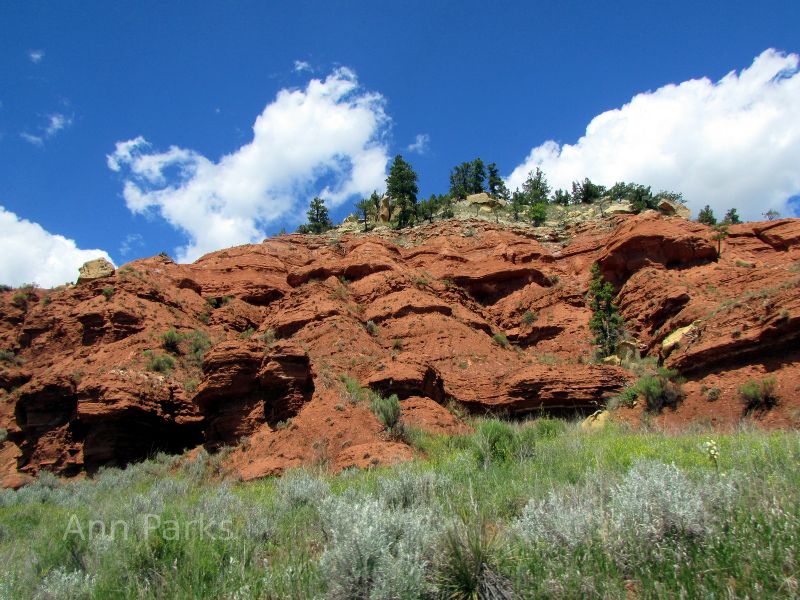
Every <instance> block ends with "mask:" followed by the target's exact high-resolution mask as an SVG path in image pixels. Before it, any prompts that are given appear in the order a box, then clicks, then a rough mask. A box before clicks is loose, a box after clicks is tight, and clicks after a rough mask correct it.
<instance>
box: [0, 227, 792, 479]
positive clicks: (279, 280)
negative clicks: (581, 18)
mask: <svg viewBox="0 0 800 600" xmlns="http://www.w3.org/2000/svg"><path fill="white" fill-rule="evenodd" d="M798 223H799V222H798V221H797V220H791V219H785V220H782V221H773V222H765V223H746V224H743V225H736V226H731V227H730V228H729V237H728V238H727V239H725V240H723V241H722V243H721V254H720V255H719V256H718V248H717V245H718V243H717V241H715V240H714V239H713V233H714V232H713V231H712V230H710V229H709V228H707V227H705V226H703V225H699V224H696V223H691V222H687V221H685V220H683V219H680V218H677V217H672V218H670V217H663V216H660V215H658V214H656V213H652V212H650V213H645V214H642V215H627V214H615V215H612V216H609V217H608V218H606V219H604V220H601V221H596V222H585V223H579V224H577V225H575V226H572V227H568V228H567V229H565V230H550V229H547V228H540V229H531V228H528V227H518V228H513V227H502V226H497V225H492V224H489V223H486V222H478V221H458V220H452V221H445V222H437V223H434V224H432V225H426V226H420V227H417V228H414V229H409V230H404V231H400V232H392V231H388V230H383V231H382V232H381V233H380V234H341V233H339V232H336V231H334V232H331V233H329V234H326V235H322V236H302V235H285V236H279V237H276V238H272V239H268V240H265V241H264V242H263V243H261V244H254V245H246V246H239V247H236V248H230V249H227V250H222V251H220V252H215V253H212V254H209V255H207V256H204V257H202V258H201V259H199V260H198V261H197V262H195V263H193V264H190V265H179V264H175V263H174V262H172V261H171V260H170V259H169V258H168V257H166V256H158V257H153V258H149V259H144V260H137V261H134V262H132V263H129V264H128V265H123V266H122V267H120V268H119V269H117V270H116V271H111V272H107V273H105V274H102V275H100V276H98V277H97V278H91V279H85V280H84V281H82V283H81V284H80V285H77V286H66V287H63V288H57V289H53V290H37V289H26V290H11V291H6V292H0V350H2V351H3V353H2V354H1V355H0V357H1V358H0V428H2V429H5V430H6V436H5V441H3V442H1V443H0V459H1V460H0V468H2V469H3V473H2V477H3V479H2V481H3V484H4V485H13V486H16V485H19V484H20V483H21V482H24V480H25V477H27V476H29V475H34V474H36V473H37V472H38V471H39V470H41V469H48V470H51V471H54V472H56V473H59V474H63V475H73V474H77V473H80V472H82V471H89V472H92V471H94V470H96V469H98V468H100V467H101V466H103V465H119V464H125V463H126V462H129V461H135V460H140V459H142V458H144V457H146V456H148V455H151V454H153V453H155V452H159V451H166V452H179V451H182V450H185V449H189V448H193V447H197V446H200V445H204V446H205V447H207V448H208V449H209V450H211V451H214V450H216V449H218V448H220V447H222V446H231V447H233V450H232V452H230V453H229V454H228V455H227V456H228V458H227V459H226V460H227V461H228V462H227V464H228V466H229V467H230V468H231V469H234V470H236V471H237V472H238V473H239V474H240V475H241V477H243V478H245V479H249V478H255V477H261V476H265V475H269V474H274V473H280V472H281V471H282V470H284V469H286V468H288V467H292V466H297V465H301V464H310V463H319V464H325V465H328V466H330V467H331V468H345V467H348V466H362V467H363V466H370V465H375V464H386V463H390V462H394V461H398V460H407V459H408V458H410V456H411V455H412V451H411V449H410V448H408V447H407V446H406V445H405V444H404V443H403V442H402V440H400V439H397V438H396V437H395V436H393V435H392V434H391V432H388V431H386V429H385V427H384V426H383V425H382V424H381V423H380V422H379V421H378V420H377V419H376V417H375V416H374V415H373V414H372V412H371V411H370V408H369V403H368V402H367V401H365V400H364V398H363V397H360V396H361V395H359V394H355V395H354V394H353V393H351V392H352V388H353V386H354V385H360V386H363V387H364V388H369V389H371V390H373V392H375V393H380V394H383V395H389V394H397V395H398V397H399V398H400V402H401V406H402V415H403V419H404V420H406V421H407V422H408V423H409V424H413V425H414V426H416V427H421V428H423V429H428V430H430V431H433V432H437V433H458V432H463V431H466V430H467V429H468V427H467V426H466V425H465V424H464V423H463V422H462V421H461V420H460V419H459V417H458V416H457V415H459V414H464V413H472V414H484V413H494V414H503V415H508V416H510V417H520V418H522V417H525V416H526V415H528V414H538V413H540V412H542V411H544V412H550V413H558V414H564V413H567V414H570V413H574V412H581V411H584V412H592V411H594V410H596V409H597V408H600V407H602V406H603V405H604V404H605V402H606V401H607V399H608V398H610V397H612V396H614V395H616V394H618V393H619V392H620V390H621V389H623V388H624V387H625V386H626V385H629V384H630V383H631V382H632V381H634V380H635V377H636V375H635V374H634V373H632V372H631V371H628V370H626V369H624V368H622V367H620V366H615V365H613V364H604V363H601V362H598V361H596V360H595V359H594V346H593V341H592V338H593V336H592V334H591V332H590V331H589V326H588V324H589V319H590V317H591V310H590V309H589V306H588V302H587V298H586V294H587V290H588V283H589V277H590V276H589V271H590V267H591V265H592V263H594V262H597V263H599V265H600V268H601V271H602V273H603V274H604V275H605V276H606V278H607V279H608V280H609V281H611V282H612V283H613V284H614V285H615V287H616V290H617V292H618V296H617V302H618V305H619V307H620V310H621V312H622V315H623V317H624V318H625V322H626V328H627V331H628V335H629V337H630V339H631V344H630V347H631V348H632V349H633V350H634V352H633V353H634V354H635V353H636V352H637V351H638V352H639V353H641V354H642V355H643V356H646V357H647V356H650V357H652V359H653V360H657V361H660V362H661V364H663V365H664V366H668V367H670V368H675V369H678V370H679V371H681V372H682V374H684V375H685V376H686V377H687V378H688V381H687V383H686V384H685V386H684V388H685V391H686V397H685V400H684V402H683V404H681V405H680V406H679V407H678V408H677V409H676V410H675V411H667V412H666V413H665V414H664V415H662V416H660V417H657V418H658V419H660V420H661V421H663V422H664V423H667V424H674V425H678V424H680V423H684V422H687V421H689V420H692V419H705V420H714V421H715V422H716V423H717V424H719V425H720V426H729V425H733V424H735V423H737V422H738V420H739V419H740V418H741V417H742V409H741V404H740V403H739V401H738V397H737V389H738V386H739V385H741V384H742V383H743V382H744V381H747V380H748V379H752V378H756V379H758V378H764V377H774V378H775V380H776V389H777V393H778V395H779V400H780V401H779V403H778V406H777V407H776V408H775V409H773V410H772V411H770V413H769V414H765V415H763V416H761V417H760V418H761V422H763V423H764V424H765V425H774V426H784V425H787V424H791V422H792V419H793V418H794V417H793V416H792V415H795V414H798V411H797V408H798V407H800V402H799V401H798V400H797V397H798V396H797V394H796V391H797V390H796V387H797V385H798V384H799V383H800V368H798V365H800V361H798V358H800V357H799V356H798V351H797V348H798V337H800V287H799V285H800V268H799V267H798V265H800V263H799V262H798V261H800V248H798V243H799V242H800V225H798ZM676 331H678V332H679V333H680V335H677V334H675V332H676ZM671 334H672V337H671V338H670V337H669V336H670V335H671ZM667 338H669V339H668V343H667V344H664V341H665V339H667ZM612 362H613V361H612ZM624 366H625V364H624V363H623V367H624ZM345 381H346V382H347V384H348V386H349V387H350V388H351V391H348V389H347V386H346V385H345ZM354 382H355V383H354ZM710 388H717V389H718V391H719V393H718V394H717V393H715V394H714V397H715V400H714V401H713V402H712V401H709V399H708V394H707V392H706V391H704V390H708V389H710ZM448 406H450V407H452V406H460V408H459V410H457V411H450V410H449V409H448V408H447V407H448ZM622 412H623V413H624V412H625V411H622Z"/></svg>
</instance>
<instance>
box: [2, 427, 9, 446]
mask: <svg viewBox="0 0 800 600" xmlns="http://www.w3.org/2000/svg"><path fill="white" fill-rule="evenodd" d="M7 439H8V430H6V429H3V428H0V444H3V443H5V441H6V440H7Z"/></svg>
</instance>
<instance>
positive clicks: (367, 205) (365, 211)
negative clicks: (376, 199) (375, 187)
mask: <svg viewBox="0 0 800 600" xmlns="http://www.w3.org/2000/svg"><path fill="white" fill-rule="evenodd" d="M372 206H373V203H372V200H371V199H370V198H363V199H362V200H359V201H358V202H356V204H355V207H356V210H357V211H358V214H360V215H361V220H362V221H364V231H367V224H368V223H369V214H370V213H371V212H372Z"/></svg>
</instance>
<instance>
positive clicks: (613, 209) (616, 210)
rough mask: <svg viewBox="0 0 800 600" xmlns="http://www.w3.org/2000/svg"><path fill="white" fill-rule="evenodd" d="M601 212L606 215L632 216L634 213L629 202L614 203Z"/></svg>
mask: <svg viewBox="0 0 800 600" xmlns="http://www.w3.org/2000/svg"><path fill="white" fill-rule="evenodd" d="M603 212H605V214H606V215H609V216H610V215H632V214H634V213H635V212H636V211H635V210H634V208H633V206H631V203H630V202H615V203H614V204H611V205H610V206H609V207H608V208H606V209H605V210H604V211H603Z"/></svg>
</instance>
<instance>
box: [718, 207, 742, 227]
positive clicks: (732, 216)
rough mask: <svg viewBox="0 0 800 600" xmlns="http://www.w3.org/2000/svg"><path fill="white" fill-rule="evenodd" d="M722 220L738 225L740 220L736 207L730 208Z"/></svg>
mask: <svg viewBox="0 0 800 600" xmlns="http://www.w3.org/2000/svg"><path fill="white" fill-rule="evenodd" d="M722 222H723V223H726V224H728V225H738V224H739V223H741V222H742V220H741V219H740V218H739V213H738V212H736V209H735V208H731V209H730V210H729V211H728V212H726V213H725V216H724V217H723V218H722Z"/></svg>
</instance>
